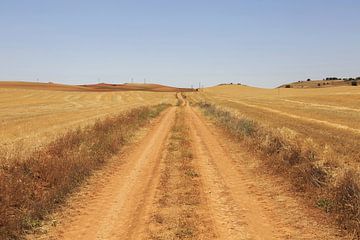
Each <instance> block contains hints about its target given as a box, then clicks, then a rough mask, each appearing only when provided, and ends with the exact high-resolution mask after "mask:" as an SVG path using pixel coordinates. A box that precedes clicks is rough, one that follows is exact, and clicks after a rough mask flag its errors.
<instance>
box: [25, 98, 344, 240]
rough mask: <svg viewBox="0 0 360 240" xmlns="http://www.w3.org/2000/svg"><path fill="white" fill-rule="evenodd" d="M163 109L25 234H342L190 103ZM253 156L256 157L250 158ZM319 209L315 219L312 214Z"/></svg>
mask: <svg viewBox="0 0 360 240" xmlns="http://www.w3.org/2000/svg"><path fill="white" fill-rule="evenodd" d="M180 105H181V106H179V107H173V108H171V109H169V110H167V111H166V112H165V113H164V114H163V115H162V116H161V117H160V119H158V120H157V122H155V123H154V124H153V125H152V126H151V127H150V128H149V131H148V133H147V134H146V135H145V136H144V137H142V139H141V140H139V141H138V142H137V143H136V144H134V145H133V146H131V147H129V148H128V149H127V151H126V152H127V153H126V154H124V153H123V154H120V155H119V156H118V157H117V158H115V159H114V160H112V161H110V162H109V164H108V165H107V166H106V167H105V168H104V169H103V170H101V171H99V172H97V173H96V174H95V175H94V176H93V177H92V178H91V179H90V180H89V182H88V184H87V185H86V186H85V187H84V188H82V189H81V190H80V191H79V192H78V193H76V194H75V195H74V196H73V197H71V198H70V200H69V203H68V205H67V207H66V208H65V209H63V210H62V211H61V212H60V213H57V214H56V215H55V217H54V222H56V221H58V223H57V224H52V225H56V226H52V227H49V229H48V232H47V233H45V234H38V235H35V236H30V237H29V238H30V239H34V238H35V239H80V240H81V239H86V240H88V239H344V238H342V237H341V236H340V235H339V234H340V233H339V231H337V230H336V229H335V228H334V227H333V226H330V225H328V223H326V222H325V221H323V220H324V218H323V217H322V213H320V212H319V211H317V210H316V209H308V207H306V206H304V204H302V203H301V201H299V199H297V198H296V197H294V196H292V194H291V193H290V192H289V191H288V190H287V188H286V186H283V185H286V184H282V183H281V182H279V180H278V179H276V178H272V177H270V176H264V175H261V174H257V173H256V167H254V166H253V165H252V164H249V162H250V163H251V161H250V160H249V159H252V157H251V156H250V155H249V154H248V153H246V150H244V149H241V148H239V146H238V144H236V143H234V142H231V140H229V139H227V137H226V136H224V135H223V134H222V133H221V131H219V130H218V129H216V128H215V127H214V126H213V125H212V124H211V123H209V122H208V121H207V120H206V119H204V118H203V117H202V116H201V114H200V113H199V112H197V110H196V109H194V108H192V107H191V106H189V105H188V104H185V102H184V104H183V103H182V104H180ZM254 161H255V160H254ZM318 214H320V216H317V215H318Z"/></svg>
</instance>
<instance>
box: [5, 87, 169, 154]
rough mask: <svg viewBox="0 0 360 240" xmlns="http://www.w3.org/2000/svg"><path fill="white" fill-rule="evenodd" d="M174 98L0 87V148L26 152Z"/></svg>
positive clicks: (162, 94)
mask: <svg viewBox="0 0 360 240" xmlns="http://www.w3.org/2000/svg"><path fill="white" fill-rule="evenodd" d="M175 101H176V98H175V93H174V92H145V91H114V92H86V91H84V92H82V91H54V90H40V89H22V88H6V87H2V88H0V147H1V148H5V149H9V148H13V147H16V148H18V149H16V151H15V152H19V151H29V150H32V149H34V148H35V147H37V146H41V145H43V144H45V143H47V142H49V141H51V140H52V139H54V138H56V137H57V136H59V134H62V133H65V132H67V131H68V130H70V129H74V128H77V127H82V126H86V125H88V124H91V123H93V122H94V121H96V120H97V119H102V118H105V117H106V116H109V115H114V114H119V113H121V112H123V111H126V110H129V109H131V108H135V107H140V106H146V105H155V104H159V103H171V104H174V103H175ZM10 152H11V151H10ZM12 152H14V151H12Z"/></svg>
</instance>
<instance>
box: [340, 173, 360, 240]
mask: <svg viewBox="0 0 360 240" xmlns="http://www.w3.org/2000/svg"><path fill="white" fill-rule="evenodd" d="M359 182H360V176H359V171H355V170H345V171H344V173H343V174H342V176H341V177H340V179H339V181H338V183H337V185H336V186H335V188H334V201H335V204H334V205H335V209H336V212H337V213H338V221H339V222H340V223H341V224H342V226H343V227H344V228H346V229H348V230H349V231H350V232H352V234H353V235H354V237H355V238H360V185H359Z"/></svg>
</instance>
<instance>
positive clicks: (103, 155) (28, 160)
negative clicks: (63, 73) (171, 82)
mask: <svg viewBox="0 0 360 240" xmlns="http://www.w3.org/2000/svg"><path fill="white" fill-rule="evenodd" d="M167 106H168V105H164V104H161V105H157V106H154V107H141V108H137V109H133V110H131V111H129V112H126V113H123V114H121V115H118V116H114V117H109V118H106V119H105V120H101V121H97V122H96V123H95V124H94V125H91V126H88V127H86V128H83V129H80V128H79V129H77V130H73V131H70V132H68V133H66V134H64V135H63V136H61V137H58V138H57V139H56V140H55V141H53V142H51V143H50V144H48V145H46V146H44V147H43V148H41V149H39V150H36V151H35V152H33V153H31V154H30V155H28V156H23V157H22V158H18V157H10V158H9V157H8V156H9V154H7V153H6V152H5V153H4V152H1V153H0V159H1V158H3V159H2V161H1V166H0V238H1V239H17V238H19V237H20V236H21V234H22V233H23V232H24V231H26V230H28V229H31V228H33V227H36V226H37V225H38V224H39V223H40V220H42V218H43V217H44V216H45V215H46V214H47V213H48V212H49V211H51V210H52V209H53V208H54V207H55V206H56V205H57V204H58V203H60V202H62V201H63V199H64V197H65V196H66V195H67V194H68V193H69V192H71V191H72V190H73V189H74V187H76V186H78V185H79V184H80V183H81V182H82V181H83V180H84V179H85V178H86V177H87V176H88V175H89V174H90V173H91V172H92V171H93V170H94V169H97V168H99V167H100V166H101V165H102V164H103V163H104V162H105V161H106V160H107V159H109V158H110V157H111V156H112V155H114V154H116V153H117V152H118V151H119V150H120V149H121V148H122V146H123V145H124V144H125V143H126V142H127V141H128V140H129V139H130V137H131V136H132V135H133V134H134V132H135V131H136V130H137V129H138V128H139V127H141V126H143V125H145V124H146V123H147V122H148V121H149V119H151V118H153V117H155V116H157V115H158V114H159V113H160V112H161V111H162V110H164V109H165V108H166V107H167ZM13 156H16V155H13Z"/></svg>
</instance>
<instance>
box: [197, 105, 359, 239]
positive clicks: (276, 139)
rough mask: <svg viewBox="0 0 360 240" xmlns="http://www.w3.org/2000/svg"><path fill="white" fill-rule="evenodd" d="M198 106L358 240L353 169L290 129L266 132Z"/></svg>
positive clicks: (263, 127) (220, 111)
mask: <svg viewBox="0 0 360 240" xmlns="http://www.w3.org/2000/svg"><path fill="white" fill-rule="evenodd" d="M199 106H200V107H201V108H202V109H203V110H204V112H205V114H207V115H209V116H211V117H212V118H214V119H215V120H216V122H217V123H219V124H220V125H221V126H222V127H224V128H225V129H226V130H227V131H228V132H229V133H230V134H231V135H233V136H234V137H236V138H237V139H238V140H239V141H242V142H244V143H245V144H246V145H247V146H248V147H249V149H251V150H254V151H255V152H257V153H258V154H260V155H261V156H262V158H264V159H266V161H264V164H265V165H266V166H267V167H268V168H271V169H273V170H275V171H276V172H277V173H279V174H281V175H282V176H285V177H286V178H287V179H288V180H289V181H291V182H292V184H293V186H294V188H295V190H296V191H297V192H302V193H304V195H305V196H307V198H308V199H310V201H312V202H313V203H315V204H316V205H317V206H318V207H321V208H323V209H324V210H325V211H327V212H329V213H331V214H332V215H333V216H334V217H335V218H337V220H338V222H339V223H340V225H341V226H343V227H344V228H345V229H347V230H348V231H349V232H350V233H352V234H353V235H354V237H355V238H360V187H359V186H360V179H359V175H358V173H356V171H355V169H352V168H351V167H347V166H345V165H344V163H343V162H342V161H341V159H338V158H336V156H334V154H332V153H329V149H322V148H321V147H320V146H318V145H316V144H315V143H314V142H313V141H311V139H304V138H303V137H302V136H301V135H298V134H297V133H296V132H294V131H292V130H290V129H286V128H281V129H279V128H278V129H274V128H269V127H268V126H266V125H262V124H260V123H259V122H257V121H255V120H251V119H249V118H247V117H244V116H239V115H235V114H232V113H231V112H229V111H227V110H223V109H220V108H218V107H215V106H214V105H211V104H208V103H200V104H199ZM330 156H332V157H330ZM346 169H347V170H346ZM339 171H341V172H343V174H339Z"/></svg>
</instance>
